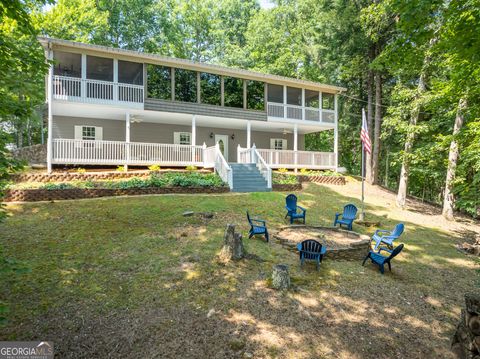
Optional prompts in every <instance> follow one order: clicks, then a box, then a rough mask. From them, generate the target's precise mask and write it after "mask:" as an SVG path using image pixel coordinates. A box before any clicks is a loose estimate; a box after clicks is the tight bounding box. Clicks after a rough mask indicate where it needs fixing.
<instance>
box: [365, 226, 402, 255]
mask: <svg viewBox="0 0 480 359" xmlns="http://www.w3.org/2000/svg"><path fill="white" fill-rule="evenodd" d="M404 229H405V226H404V224H403V223H399V224H397V225H396V226H395V228H394V229H393V231H389V230H386V229H377V230H376V231H375V234H374V235H373V236H372V241H375V247H374V248H373V250H374V251H377V249H378V247H379V246H380V244H381V243H384V244H386V245H387V247H388V248H390V249H392V248H393V241H394V240H396V239H397V238H398V237H400V236H401V235H402V233H403V231H404ZM382 233H388V234H386V235H385V234H383V235H382Z"/></svg>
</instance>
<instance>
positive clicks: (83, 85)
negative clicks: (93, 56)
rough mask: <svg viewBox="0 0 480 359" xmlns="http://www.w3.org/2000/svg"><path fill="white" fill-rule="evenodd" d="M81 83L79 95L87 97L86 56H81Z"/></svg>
mask: <svg viewBox="0 0 480 359" xmlns="http://www.w3.org/2000/svg"><path fill="white" fill-rule="evenodd" d="M81 81H82V82H81V83H80V95H81V96H82V98H86V97H87V55H86V54H82V80H81Z"/></svg>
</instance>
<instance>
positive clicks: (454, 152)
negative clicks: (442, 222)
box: [442, 98, 467, 220]
mask: <svg viewBox="0 0 480 359" xmlns="http://www.w3.org/2000/svg"><path fill="white" fill-rule="evenodd" d="M466 108H467V101H466V100H465V99H463V98H462V99H460V101H459V102H458V108H457V115H456V116H455V124H454V126H453V138H452V142H450V151H449V153H448V168H447V179H446V181H445V192H444V196H443V211H442V214H443V216H444V217H445V218H446V219H448V220H453V219H454V218H453V208H454V206H455V197H454V196H453V193H452V183H453V181H454V180H455V172H456V169H457V160H458V143H457V136H458V133H459V132H460V130H461V129H462V126H463V121H464V112H465V109H466Z"/></svg>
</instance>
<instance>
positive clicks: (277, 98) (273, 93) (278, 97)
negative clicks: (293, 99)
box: [268, 84, 283, 103]
mask: <svg viewBox="0 0 480 359" xmlns="http://www.w3.org/2000/svg"><path fill="white" fill-rule="evenodd" d="M268 102H276V103H283V86H280V85H272V84H268Z"/></svg>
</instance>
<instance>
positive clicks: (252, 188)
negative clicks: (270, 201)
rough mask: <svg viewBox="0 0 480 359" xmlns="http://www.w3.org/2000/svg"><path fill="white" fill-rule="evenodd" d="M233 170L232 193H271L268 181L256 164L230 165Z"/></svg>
mask: <svg viewBox="0 0 480 359" xmlns="http://www.w3.org/2000/svg"><path fill="white" fill-rule="evenodd" d="M229 165H230V167H231V168H232V177H233V189H232V192H269V191H271V190H272V189H271V188H268V184H267V180H266V179H265V178H263V176H262V174H261V173H260V171H259V170H258V168H257V166H256V165H255V164H254V163H229Z"/></svg>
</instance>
